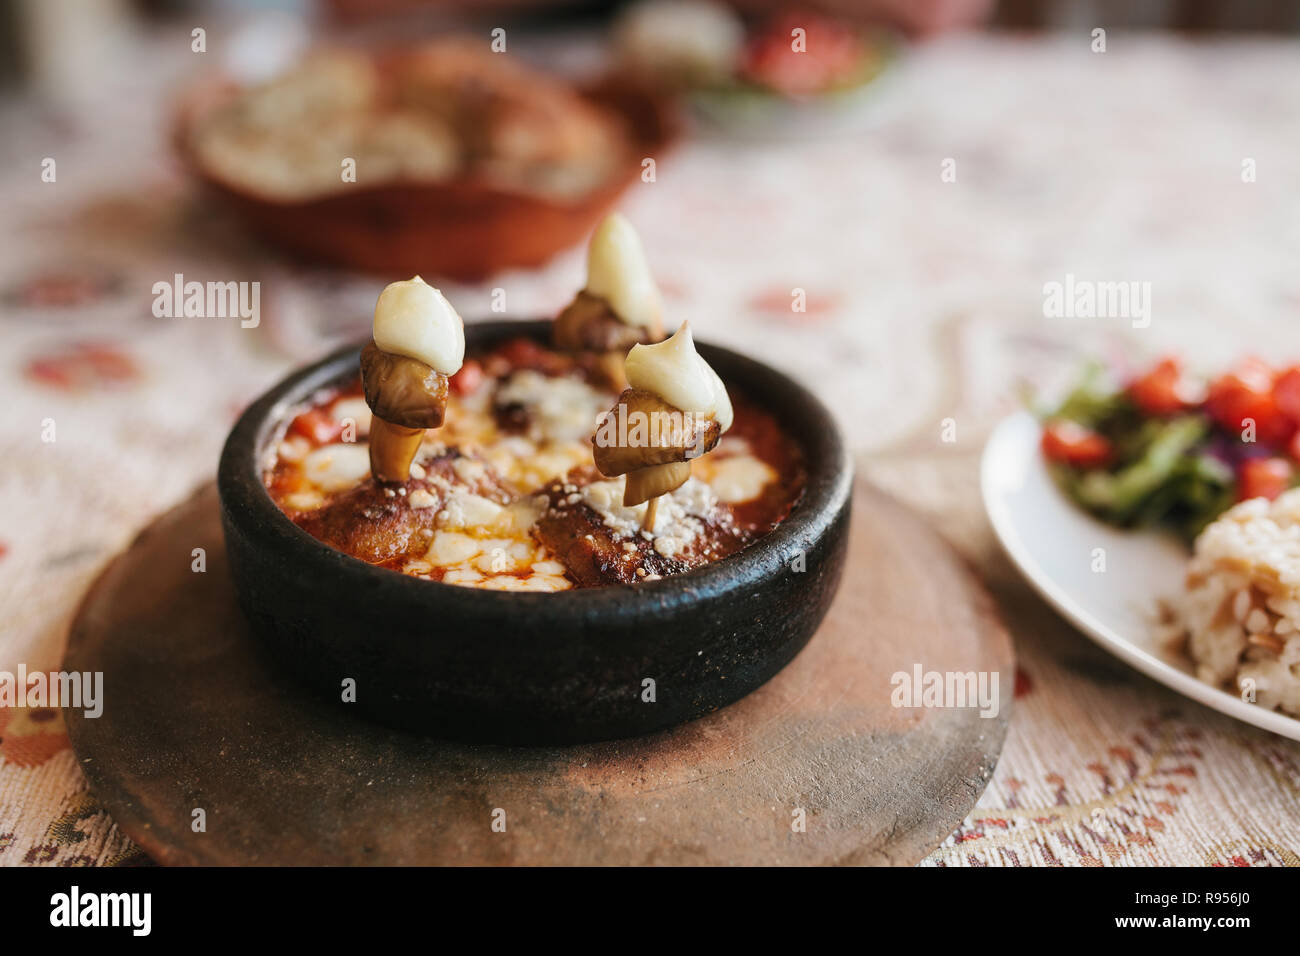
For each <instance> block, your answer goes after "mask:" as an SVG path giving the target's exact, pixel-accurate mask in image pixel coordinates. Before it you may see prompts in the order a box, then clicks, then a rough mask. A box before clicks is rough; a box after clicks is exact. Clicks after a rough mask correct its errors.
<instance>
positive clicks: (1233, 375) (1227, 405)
mask: <svg viewBox="0 0 1300 956" xmlns="http://www.w3.org/2000/svg"><path fill="white" fill-rule="evenodd" d="M1273 386H1274V374H1273V370H1272V369H1271V368H1269V367H1268V365H1266V364H1265V363H1264V362H1263V361H1261V360H1260V359H1257V358H1248V359H1245V360H1244V361H1242V362H1240V363H1238V365H1237V367H1236V368H1234V369H1233V370H1232V371H1230V372H1228V373H1227V374H1226V375H1223V376H1222V377H1220V378H1219V379H1217V380H1215V381H1214V382H1212V383H1211V384H1210V393H1209V396H1208V397H1207V398H1206V400H1205V410H1206V411H1207V412H1208V413H1209V415H1210V417H1211V418H1213V419H1214V420H1215V421H1216V422H1218V423H1219V424H1220V425H1222V426H1223V427H1224V428H1226V429H1228V430H1229V431H1233V432H1238V433H1241V432H1243V431H1245V429H1246V428H1247V427H1248V426H1249V424H1250V423H1251V422H1254V424H1255V439H1256V440H1257V441H1261V442H1269V443H1272V444H1277V445H1281V444H1285V443H1286V441H1287V440H1288V439H1289V438H1290V437H1291V436H1292V435H1293V434H1294V433H1295V430H1296V423H1295V422H1293V421H1292V420H1291V419H1290V418H1289V417H1288V416H1287V415H1286V414H1285V413H1284V412H1283V411H1282V409H1281V408H1279V407H1278V403H1277V397H1276V395H1275V394H1274V391H1273Z"/></svg>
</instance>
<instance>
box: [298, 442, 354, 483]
mask: <svg viewBox="0 0 1300 956" xmlns="http://www.w3.org/2000/svg"><path fill="white" fill-rule="evenodd" d="M302 470H303V475H304V476H305V477H306V478H307V480H308V481H309V482H311V483H312V484H314V485H315V486H316V487H317V488H318V489H319V490H321V491H324V492H331V491H346V490H347V489H348V488H351V487H352V486H353V485H356V484H359V483H360V481H361V479H363V478H365V477H366V475H368V474H370V446H369V445H368V444H367V443H366V442H355V443H352V444H348V443H346V442H339V443H337V444H334V445H325V446H323V447H321V448H317V449H316V450H315V451H313V452H310V453H308V454H307V456H306V457H305V458H303V460H302Z"/></svg>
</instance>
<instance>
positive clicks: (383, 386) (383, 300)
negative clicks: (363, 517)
mask: <svg viewBox="0 0 1300 956" xmlns="http://www.w3.org/2000/svg"><path fill="white" fill-rule="evenodd" d="M464 357H465V330H464V323H463V322H462V321H461V318H460V316H459V315H457V314H456V312H455V310H454V309H453V308H452V307H451V304H450V303H448V302H447V300H446V299H445V298H443V296H442V293H440V292H439V291H438V290H437V289H435V288H433V287H432V286H430V285H426V284H425V282H424V280H423V279H421V278H420V277H419V276H416V277H415V278H413V279H409V280H407V281H405V282H394V283H392V284H391V285H389V286H387V287H386V288H385V289H384V291H383V292H381V293H380V294H379V301H378V302H377V303H376V304H375V324H374V338H373V339H372V340H371V341H370V344H368V345H367V346H366V347H365V348H364V349H363V350H362V352H361V381H362V385H363V387H364V389H365V393H366V404H367V405H369V406H370V410H371V411H372V412H373V413H374V420H373V421H372V422H371V425H370V472H371V474H373V475H374V477H375V480H376V481H386V482H403V481H406V480H407V479H408V478H409V477H410V473H411V462H412V461H413V460H414V458H415V455H416V453H417V452H418V451H419V449H420V443H421V442H422V441H423V440H424V430H425V429H426V428H438V427H439V426H441V425H442V422H443V416H444V415H445V414H446V410H447V385H448V382H447V376H449V375H454V374H455V373H456V372H457V371H458V370H459V369H460V366H461V362H462V361H463V360H464Z"/></svg>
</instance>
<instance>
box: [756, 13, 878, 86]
mask: <svg viewBox="0 0 1300 956" xmlns="http://www.w3.org/2000/svg"><path fill="white" fill-rule="evenodd" d="M796 30H798V31H801V32H799V33H796V32H795V31H796ZM863 56H864V48H863V43H862V40H861V38H860V37H859V36H858V34H857V32H856V31H855V30H854V29H853V27H851V26H848V25H846V24H842V23H840V22H838V21H835V20H831V19H828V18H826V17H822V16H818V15H816V14H812V13H806V12H805V13H789V14H786V15H784V16H782V17H779V18H777V19H776V20H773V21H772V22H771V23H770V24H769V25H768V26H767V27H766V28H765V29H763V30H762V31H761V32H760V33H758V34H757V35H756V36H755V37H754V39H753V40H752V41H751V42H750V44H749V48H748V49H747V50H746V52H745V58H744V62H743V63H742V65H741V73H742V75H743V76H744V77H745V78H746V79H748V80H751V81H752V82H754V83H758V84H760V85H762V86H766V87H768V88H769V89H772V90H774V91H776V92H777V93H780V94H783V95H785V96H794V97H798V96H810V95H813V94H816V93H821V92H824V91H826V90H829V89H833V88H835V87H836V86H843V85H846V84H848V83H851V82H852V81H853V79H854V78H855V77H856V76H857V75H858V73H859V72H860V70H861V66H862V62H863Z"/></svg>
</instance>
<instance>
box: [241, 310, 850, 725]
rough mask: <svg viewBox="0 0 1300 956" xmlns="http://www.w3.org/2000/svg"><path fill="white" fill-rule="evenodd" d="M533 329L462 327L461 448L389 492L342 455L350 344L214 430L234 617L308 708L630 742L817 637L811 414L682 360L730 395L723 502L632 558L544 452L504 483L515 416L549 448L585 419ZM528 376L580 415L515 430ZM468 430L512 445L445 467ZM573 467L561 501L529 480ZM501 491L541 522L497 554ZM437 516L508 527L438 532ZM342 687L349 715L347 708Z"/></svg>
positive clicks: (744, 375)
mask: <svg viewBox="0 0 1300 956" xmlns="http://www.w3.org/2000/svg"><path fill="white" fill-rule="evenodd" d="M549 330H550V324H549V323H546V322H492V323H485V324H476V325H469V326H467V327H466V329H465V337H466V345H467V355H468V356H469V358H470V360H469V361H467V362H466V369H468V372H467V373H465V374H463V375H459V376H454V377H453V379H452V381H451V390H452V393H453V399H452V401H453V403H457V404H456V406H455V412H456V413H455V414H454V415H453V414H449V415H448V420H449V422H455V423H459V425H458V426H457V427H459V428H460V429H462V431H460V432H457V431H454V430H447V429H444V430H443V431H442V432H440V433H438V434H437V436H436V440H429V442H428V443H427V444H426V445H425V446H422V453H423V454H422V456H421V457H419V458H417V462H419V463H420V464H419V467H418V468H417V469H415V470H413V472H412V478H411V480H410V481H408V482H406V483H405V484H403V485H400V486H396V487H393V486H386V487H377V486H375V484H374V483H373V481H370V480H369V479H366V480H364V481H358V473H359V472H361V471H364V462H361V461H358V460H357V456H356V454H355V452H356V451H357V450H356V449H349V448H347V447H344V445H345V444H346V443H347V442H351V441H355V440H361V441H363V442H364V439H365V429H366V427H367V420H366V418H365V415H364V406H363V403H361V401H360V399H359V387H358V385H357V376H358V355H359V352H360V349H359V347H357V346H350V347H348V348H346V349H344V350H341V351H340V352H337V353H335V354H334V355H332V356H330V357H329V358H327V359H325V360H323V361H322V362H319V363H317V364H315V365H313V366H311V367H309V368H307V369H305V370H303V371H301V372H298V373H296V374H295V375H293V376H291V377H290V378H288V379H287V380H285V381H284V382H283V383H281V384H280V385H278V386H276V387H275V388H274V389H272V390H271V391H270V392H268V393H267V394H266V395H265V396H263V397H262V398H261V399H259V400H258V401H257V402H256V403H255V404H253V405H252V406H251V407H250V408H249V409H248V410H247V411H246V412H245V413H244V415H243V416H242V417H241V418H240V420H239V422H238V423H237V424H236V426H235V428H234V430H233V431H232V432H231V435H230V438H229V439H228V441H227V443H226V447H225V450H224V452H223V454H222V460H221V466H220V471H219V476H218V486H219V490H220V493H221V502H222V520H223V524H224V527H225V533H226V540H227V549H228V552H229V555H230V563H231V569H232V573H233V575H234V579H235V585H236V589H237V591H238V594H239V599H240V603H241V606H242V608H243V610H244V613H245V615H246V616H247V618H248V620H249V622H250V624H251V625H252V628H253V630H254V632H255V633H256V634H257V635H258V637H259V638H260V639H261V640H262V642H263V643H264V645H265V646H266V647H267V648H268V650H269V651H270V652H271V653H272V655H273V656H274V657H275V658H276V659H277V661H278V662H279V663H280V664H281V666H283V667H285V668H287V669H289V670H291V671H292V672H293V673H294V674H295V675H297V676H298V677H299V678H300V679H302V680H304V681H305V682H307V683H308V684H309V685H311V686H313V687H314V688H316V689H317V690H318V691H319V692H320V694H321V695H322V696H323V697H324V698H325V699H327V700H333V701H337V702H339V706H346V707H352V708H356V709H357V710H359V711H363V712H365V713H366V714H368V715H370V716H372V717H375V718H378V719H380V720H383V721H385V722H387V723H391V724H395V725H398V726H402V727H406V728H409V729H413V730H417V731H420V732H423V733H428V734H432V735H436V736H442V737H449V738H456V739H472V740H486V741H493V742H500V743H542V742H547V743H561V742H577V741H589V740H600V739H607V738H614V737H623V736H630V735H634V734H640V733H646V732H650V731H654V730H658V729H662V728H665V727H669V726H672V725H674V724H677V723H680V722H682V721H685V720H689V719H692V718H694V717H698V716H700V715H702V714H704V713H707V712H709V711H711V710H714V709H716V708H717V707H720V706H723V705H725V704H728V703H731V702H732V701H735V700H737V699H739V698H741V697H743V696H744V695H745V694H747V693H749V692H750V691H751V690H753V689H754V688H756V687H758V686H759V685H760V684H762V683H764V682H765V681H766V680H768V679H769V678H770V677H772V676H773V675H774V674H775V673H777V671H779V670H780V669H781V668H782V667H783V666H784V665H785V664H786V663H788V662H789V661H790V660H791V659H792V658H793V657H794V656H795V654H797V653H798V652H799V650H800V649H801V648H802V647H803V646H804V644H806V643H807V641H808V640H809V638H810V637H811V636H812V634H813V632H814V631H815V630H816V628H817V626H818V625H819V624H820V622H821V620H822V617H823V616H824V615H825V613H826V610H827V608H828V607H829V604H830V601H831V598H832V597H833V595H834V592H835V588H836V586H837V585H838V583H839V579H840V574H841V571H842V567H843V561H844V552H845V542H846V534H847V526H848V517H849V498H850V495H849V490H850V485H851V480H852V479H851V466H850V464H849V462H848V459H847V456H846V454H845V450H844V448H843V445H842V443H841V441H840V438H839V435H838V432H837V429H836V427H835V425H834V422H833V419H832V418H831V416H830V414H829V412H828V411H827V410H826V409H825V407H824V406H822V405H821V403H820V402H819V401H817V399H815V398H814V397H813V396H812V395H810V394H809V393H808V392H807V391H806V390H804V389H803V388H802V387H800V386H799V385H797V384H796V383H794V382H793V381H791V380H790V379H788V378H786V377H785V376H783V375H781V374H780V373H778V372H776V371H774V370H772V369H770V368H768V367H767V366H765V365H762V364H760V363H758V362H755V361H753V360H750V359H747V358H745V357H743V356H741V355H739V354H737V353H735V352H731V351H728V350H726V349H721V348H716V347H710V346H701V347H700V354H701V355H702V356H703V357H704V358H705V359H706V360H707V361H708V362H709V363H710V365H711V366H712V367H713V368H714V369H715V370H716V371H717V372H718V374H719V375H720V376H721V378H722V379H723V381H724V382H725V383H726V385H727V387H728V389H729V390H730V391H732V392H733V393H734V394H735V396H736V400H735V405H736V425H735V427H734V429H733V430H732V432H731V433H729V436H728V438H726V439H724V440H723V442H722V444H721V445H720V446H719V450H718V452H715V454H714V455H712V456H710V458H709V460H708V461H707V463H706V462H700V463H699V464H697V466H696V470H697V473H702V475H703V477H705V478H707V479H710V480H711V481H712V485H711V486H710V487H716V488H717V489H718V491H719V495H718V496H713V495H710V497H709V505H708V508H709V510H707V511H705V510H703V509H701V508H700V506H699V505H698V504H697V503H694V499H691V500H690V501H689V502H687V504H686V505H685V507H686V510H688V511H693V512H694V513H695V514H699V515H706V517H705V518H703V519H700V520H697V519H695V518H693V517H690V516H689V515H687V518H688V519H689V520H688V522H687V524H689V526H690V528H691V529H693V530H692V531H690V532H689V534H688V533H683V535H682V536H681V537H680V539H675V538H674V537H673V536H672V534H671V533H668V534H662V533H658V529H657V534H656V537H655V539H654V540H651V538H650V537H649V536H648V535H646V536H643V537H644V540H643V537H639V536H637V535H636V533H635V532H632V531H627V532H620V531H619V530H618V527H619V526H618V522H617V520H616V518H611V517H609V516H608V515H609V513H608V512H602V511H599V510H595V509H599V508H600V507H602V502H603V500H604V499H600V498H598V497H597V498H593V497H592V494H593V493H594V492H596V491H599V488H598V487H597V486H596V485H595V484H594V483H593V484H584V479H583V478H581V477H580V476H581V475H582V473H583V470H582V466H581V463H580V461H578V460H577V458H576V455H575V456H574V460H573V461H572V462H566V460H565V459H564V457H563V452H564V449H565V447H566V446H565V445H564V444H563V443H559V444H557V445H555V446H554V447H552V446H549V445H547V446H545V450H546V452H547V453H548V454H550V456H551V457H550V459H549V464H548V463H547V462H540V463H539V464H538V467H539V469H540V470H538V471H536V472H533V473H529V472H526V471H525V472H523V473H520V472H519V471H518V469H519V468H520V467H523V468H525V469H527V468H528V467H530V461H531V459H530V456H529V455H528V454H527V453H524V454H523V455H522V456H521V457H512V455H511V454H509V453H507V452H508V451H509V450H510V449H513V448H514V447H515V446H516V445H522V446H523V447H524V448H529V447H536V446H530V445H528V444H527V438H528V437H532V438H536V437H537V434H536V432H537V428H538V424H537V422H536V421H532V422H530V420H529V416H530V414H531V415H532V416H533V417H534V418H536V417H538V416H542V417H545V418H546V419H547V423H548V427H551V426H553V427H555V428H559V429H560V430H561V431H562V430H563V428H564V427H565V425H564V416H565V415H566V414H572V415H574V416H575V417H577V418H579V420H581V415H582V409H581V403H582V400H583V394H582V388H581V387H580V383H581V381H582V379H583V369H581V368H577V367H575V368H559V369H557V368H556V367H554V363H555V361H556V357H555V355H554V353H552V352H550V351H549V350H548V349H547V347H546V345H545V344H544V343H546V342H547V339H548V335H549ZM503 362H506V363H507V366H508V367H507V368H505V370H504V372H503V371H502V363H503ZM547 376H559V377H561V378H563V377H568V378H571V379H572V380H573V382H575V383H579V384H570V383H563V384H565V389H566V390H567V391H566V394H568V393H573V394H570V395H569V398H571V399H572V400H573V401H574V402H576V404H577V407H575V408H572V409H570V408H567V407H566V406H557V401H555V400H553V399H552V398H550V397H544V398H543V399H538V402H539V404H538V405H537V406H536V407H535V408H532V409H531V410H530V407H529V401H530V400H531V398H530V395H531V391H535V390H536V389H537V388H538V383H539V381H542V380H543V379H545V378H546V377H547ZM566 401H568V399H566ZM590 401H591V403H592V405H593V407H596V406H599V405H600V404H601V403H602V402H604V403H606V404H607V402H608V396H607V395H605V396H594V395H593V396H590ZM543 408H544V411H543ZM476 421H477V422H480V423H486V424H484V427H487V428H490V429H492V431H493V434H500V435H509V436H510V437H511V438H512V440H513V441H514V443H515V444H514V445H511V444H510V443H509V442H504V441H503V442H502V443H501V445H502V447H501V448H498V449H495V451H494V453H493V455H486V456H484V455H470V456H466V455H462V454H461V453H460V451H459V450H458V447H457V443H458V442H466V441H468V442H469V445H468V446H467V447H472V444H473V442H472V438H467V435H468V434H469V431H468V430H472V428H473V427H475V422H476ZM587 421H590V419H587ZM345 429H346V430H348V432H345V433H344V434H342V435H340V432H341V431H343V430H345ZM358 431H359V432H360V434H357V432H358ZM340 438H341V439H342V441H341V442H340V440H339V439H340ZM728 441H730V443H731V445H730V450H728ZM494 455H495V457H494ZM569 464H572V465H573V466H574V469H575V470H573V471H572V472H569V474H571V475H573V476H574V478H573V481H572V482H571V483H566V481H565V480H564V479H563V478H558V479H556V480H555V481H554V482H545V481H542V480H541V478H544V476H545V473H546V468H547V467H550V468H552V469H553V470H554V471H556V472H557V473H558V474H564V473H566V472H568V465H569ZM484 466H486V474H485V467H484ZM755 474H759V475H760V477H759V478H758V479H757V480H756V479H755V477H754V476H755ZM764 474H765V475H766V476H767V477H766V479H763V478H762V477H761V475H764ZM539 476H541V478H539ZM530 477H531V478H532V479H536V480H530ZM595 479H596V480H599V476H598V475H596V476H595ZM435 481H436V482H437V484H436V485H435V484H434V482H435ZM449 482H450V484H449ZM698 484H700V483H698V482H695V480H694V479H692V486H695V485H698ZM520 487H525V488H528V489H530V490H531V491H532V492H535V493H534V494H532V495H531V497H532V499H534V500H537V501H540V502H541V505H542V507H543V509H544V510H543V514H542V517H541V519H540V520H537V519H536V518H535V516H531V517H530V518H529V519H528V520H529V521H530V522H531V521H534V520H536V524H535V525H532V524H530V525H529V527H535V528H536V529H537V530H534V531H532V532H531V534H525V535H519V534H515V535H514V536H513V537H512V535H511V533H510V529H511V528H512V527H516V525H517V524H518V522H513V523H512V518H511V509H512V508H515V507H516V506H522V505H523V504H524V502H522V501H520V500H516V499H518V498H520V496H519V495H518V494H517V489H519V488H520ZM684 487H686V486H684ZM747 487H748V489H749V490H746V488H747ZM760 487H761V488H762V492H761V493H757V494H756V493H755V491H754V489H756V488H760ZM439 488H441V489H443V491H441V492H440V491H439ZM448 488H454V489H456V494H454V495H453V496H452V498H451V499H448V498H447V497H446V489H448ZM512 488H513V489H516V493H515V494H513V495H512V493H511V491H510V489H512ZM686 490H687V491H689V487H686ZM705 490H706V491H707V489H705ZM683 494H685V492H683ZM440 495H441V496H442V497H439V496H440ZM584 495H586V497H584ZM747 496H749V497H747ZM668 500H669V499H668V498H667V497H666V498H665V501H668ZM664 507H665V509H666V510H665V511H664V513H662V514H661V516H660V523H661V526H664V527H668V528H670V529H671V528H672V527H673V525H672V524H671V523H670V522H671V521H672V520H673V514H674V512H672V511H671V507H670V506H669V505H665V506H664ZM614 510H615V511H617V509H616V508H615V509H614ZM602 514H603V515H606V517H605V523H604V524H602V522H601V521H600V520H599V518H600V516H601V515H602ZM348 515H364V516H365V520H364V521H361V522H350V521H349V520H348V519H347V518H348ZM449 515H450V517H449ZM435 516H436V520H435ZM457 517H460V518H461V519H462V523H464V524H466V525H473V524H474V523H475V522H480V523H481V522H488V521H491V522H495V523H496V524H494V525H493V527H499V528H502V529H505V530H504V531H502V532H501V533H500V534H497V533H496V532H492V533H491V534H487V533H486V532H484V533H482V534H479V536H478V538H473V536H472V535H467V534H466V533H463V532H462V531H459V530H445V529H446V528H447V527H450V528H452V529H455V528H456V527H457V525H456V523H455V519H456V518H457ZM449 521H450V522H451V523H450V525H449V524H448V522H449ZM584 522H586V524H585V525H584ZM358 524H359V525H360V528H358ZM607 525H609V526H607ZM611 527H613V529H614V530H611V529H610V528H611ZM440 529H443V530H440ZM471 530H473V529H471ZM620 534H621V535H622V537H620ZM530 541H531V542H532V544H533V547H534V548H535V550H534V551H533V552H530V551H529V550H528V547H529V542H530ZM426 550H427V554H426ZM349 679H350V680H351V681H354V682H355V702H354V703H353V702H348V703H344V702H343V700H344V697H345V685H347V682H348V681H349ZM347 686H351V685H347ZM347 696H351V695H347Z"/></svg>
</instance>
